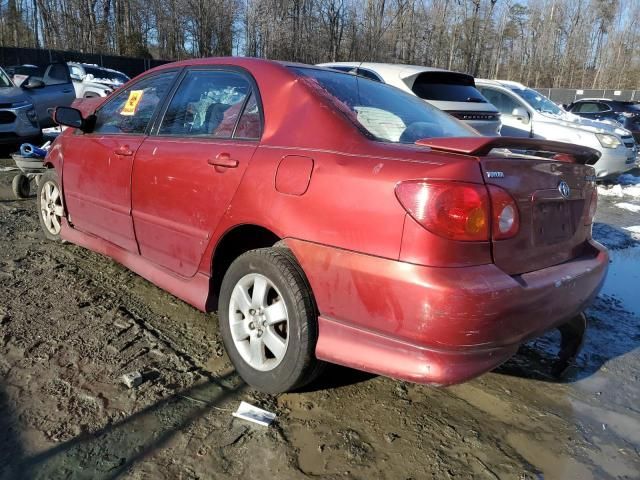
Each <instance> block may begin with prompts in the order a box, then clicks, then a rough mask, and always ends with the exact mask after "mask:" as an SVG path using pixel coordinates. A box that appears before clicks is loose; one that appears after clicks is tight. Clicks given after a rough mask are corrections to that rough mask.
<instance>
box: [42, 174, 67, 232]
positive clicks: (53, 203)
mask: <svg viewBox="0 0 640 480" xmlns="http://www.w3.org/2000/svg"><path fill="white" fill-rule="evenodd" d="M37 201H38V218H39V219H40V226H41V227H42V231H43V232H44V236H45V237H47V239H49V240H52V241H54V242H59V241H61V239H60V229H61V227H62V217H64V204H63V202H62V190H61V189H60V183H59V181H58V174H57V173H56V171H55V170H54V169H50V170H47V171H46V172H45V173H43V174H42V177H41V178H40V185H38V199H37Z"/></svg>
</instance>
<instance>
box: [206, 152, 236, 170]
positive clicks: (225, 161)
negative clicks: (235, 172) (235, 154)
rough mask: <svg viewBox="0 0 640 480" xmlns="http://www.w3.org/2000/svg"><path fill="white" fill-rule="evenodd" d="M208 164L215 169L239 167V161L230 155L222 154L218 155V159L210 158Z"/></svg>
mask: <svg viewBox="0 0 640 480" xmlns="http://www.w3.org/2000/svg"><path fill="white" fill-rule="evenodd" d="M207 162H208V163H209V165H213V166H215V167H224V168H236V167H237V166H238V160H234V159H233V158H231V155H229V154H228V153H220V154H218V155H216V158H210V159H209V160H207Z"/></svg>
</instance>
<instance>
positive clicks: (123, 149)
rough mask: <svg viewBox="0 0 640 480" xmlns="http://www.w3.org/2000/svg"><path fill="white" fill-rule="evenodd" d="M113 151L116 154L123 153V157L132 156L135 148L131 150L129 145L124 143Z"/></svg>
mask: <svg viewBox="0 0 640 480" xmlns="http://www.w3.org/2000/svg"><path fill="white" fill-rule="evenodd" d="M113 153H115V154H116V155H122V156H123V157H130V156H131V155H133V150H131V149H130V148H129V146H128V145H122V146H121V147H118V148H116V149H115V150H114V151H113Z"/></svg>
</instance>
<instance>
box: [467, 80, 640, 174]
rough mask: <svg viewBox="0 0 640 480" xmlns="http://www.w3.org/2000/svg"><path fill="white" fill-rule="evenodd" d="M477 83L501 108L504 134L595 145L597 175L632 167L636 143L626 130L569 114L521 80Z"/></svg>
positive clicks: (477, 81)
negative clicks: (523, 83) (598, 156)
mask: <svg viewBox="0 0 640 480" xmlns="http://www.w3.org/2000/svg"><path fill="white" fill-rule="evenodd" d="M476 85H477V87H478V89H479V90H480V92H481V93H482V95H484V96H485V97H486V98H487V99H488V100H489V101H490V102H491V103H492V104H493V105H495V106H496V107H497V108H498V110H500V113H501V118H502V134H503V135H504V136H508V137H531V138H544V139H547V140H556V141H560V142H567V143H573V144H576V145H584V146H586V147H591V148H595V149H596V150H599V151H600V152H601V157H600V160H598V162H597V163H596V164H595V165H594V167H595V169H596V176H597V177H598V178H606V177H610V176H615V175H618V174H620V173H622V172H625V171H627V170H630V169H632V168H633V167H634V166H635V163H636V153H637V146H636V144H635V141H634V139H633V136H632V135H631V132H629V131H628V130H625V129H624V128H619V127H616V126H614V125H608V124H606V123H602V122H596V121H592V120H588V119H586V118H581V117H578V116H576V115H573V114H571V113H568V112H566V111H564V110H563V109H561V108H560V107H558V106H557V105H556V104H555V103H553V102H552V101H551V100H549V99H548V98H547V97H545V96H544V95H542V94H541V93H539V92H536V91H535V90H532V89H530V88H527V87H525V86H524V85H522V84H521V83H517V82H510V81H506V80H484V79H476Z"/></svg>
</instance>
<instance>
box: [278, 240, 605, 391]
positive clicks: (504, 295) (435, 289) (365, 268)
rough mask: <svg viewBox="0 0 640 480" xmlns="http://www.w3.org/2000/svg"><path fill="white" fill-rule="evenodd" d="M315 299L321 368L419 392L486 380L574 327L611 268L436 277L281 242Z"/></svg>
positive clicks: (600, 264) (416, 268)
mask: <svg viewBox="0 0 640 480" xmlns="http://www.w3.org/2000/svg"><path fill="white" fill-rule="evenodd" d="M287 244H288V246H289V247H290V248H291V250H292V251H293V253H294V254H295V256H296V257H297V259H298V261H299V262H300V264H301V265H302V267H303V269H304V271H305V273H306V274H307V277H308V279H309V282H310V284H311V287H312V289H313V292H314V296H315V298H316V302H317V305H318V309H319V311H320V317H319V337H318V344H317V347H316V355H317V357H318V358H321V359H324V360H327V361H330V362H333V363H338V364H341V365H345V366H349V367H353V368H358V369H361V370H366V371H370V372H374V373H379V374H382V375H386V376H390V377H395V378H400V379H403V380H408V381H412V382H417V383H430V384H439V385H447V384H453V383H459V382H463V381H465V380H468V379H470V378H473V377H476V376H478V375H480V374H482V373H484V372H487V371H489V370H491V369H493V368H495V367H496V366H498V365H500V364H501V363H503V362H504V361H505V360H507V359H508V358H509V357H511V356H512V355H513V354H514V353H515V352H516V351H517V349H518V347H519V346H520V344H522V343H523V342H525V341H527V340H528V339H530V338H533V337H536V336H538V335H540V334H542V333H544V332H545V331H547V330H549V329H551V328H556V327H559V326H560V325H562V324H565V323H567V322H569V321H570V320H571V319H573V318H575V317H576V316H577V315H578V314H579V313H580V312H581V311H582V310H584V309H585V308H586V306H587V305H588V304H589V303H590V302H591V301H592V300H593V298H594V297H595V296H596V295H597V293H598V291H599V289H600V287H601V285H602V282H603V280H604V277H605V275H606V270H607V265H608V255H607V253H606V250H605V249H604V247H602V246H601V245H599V244H597V243H596V242H591V243H590V245H589V249H588V250H589V251H588V253H586V254H585V255H584V256H582V257H579V258H576V259H574V260H572V261H570V262H566V263H563V264H560V265H556V266H553V267H549V268H545V269H542V270H538V271H535V272H531V273H527V274H523V275H517V276H510V275H507V274H506V273H504V272H503V271H501V270H500V269H499V268H498V267H496V266H495V265H493V264H488V265H480V266H475V267H464V268H439V267H438V268H436V267H425V266H421V265H414V264H409V263H406V262H399V261H394V260H389V259H384V258H379V257H372V256H369V255H362V254H359V253H355V252H350V251H345V250H340V249H336V248H332V247H327V246H323V245H318V244H312V243H308V242H304V241H300V240H291V239H290V240H287Z"/></svg>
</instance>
